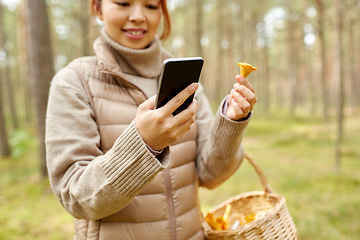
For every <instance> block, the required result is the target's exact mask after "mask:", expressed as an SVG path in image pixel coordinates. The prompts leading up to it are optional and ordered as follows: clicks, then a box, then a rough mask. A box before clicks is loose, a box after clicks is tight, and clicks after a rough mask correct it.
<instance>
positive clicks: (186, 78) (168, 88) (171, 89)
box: [156, 57, 204, 115]
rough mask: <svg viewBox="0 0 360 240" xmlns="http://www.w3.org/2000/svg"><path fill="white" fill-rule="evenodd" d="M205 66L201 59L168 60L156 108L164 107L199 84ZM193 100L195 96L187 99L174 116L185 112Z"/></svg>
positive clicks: (164, 67)
mask: <svg viewBox="0 0 360 240" xmlns="http://www.w3.org/2000/svg"><path fill="white" fill-rule="evenodd" d="M203 64H204V60H203V59H202V58H201V57H194V58H171V59H166V60H165V61H164V64H163V70H162V72H161V75H160V80H159V88H158V94H157V97H156V108H160V107H162V106H164V105H165V104H166V103H167V102H168V101H170V100H171V99H172V98H173V97H175V96H176V95H177V94H178V93H179V92H181V91H182V90H184V89H185V88H186V87H187V86H189V85H190V84H191V83H193V82H198V81H199V77H200V74H201V70H202V66H203ZM193 98H194V94H193V95H191V96H190V97H189V98H188V99H186V101H185V102H184V103H183V104H182V105H181V106H180V107H179V108H177V109H176V110H175V111H174V112H173V115H176V114H178V113H180V112H181V111H183V110H185V109H186V108H187V107H188V106H189V105H190V104H191V103H192V100H193Z"/></svg>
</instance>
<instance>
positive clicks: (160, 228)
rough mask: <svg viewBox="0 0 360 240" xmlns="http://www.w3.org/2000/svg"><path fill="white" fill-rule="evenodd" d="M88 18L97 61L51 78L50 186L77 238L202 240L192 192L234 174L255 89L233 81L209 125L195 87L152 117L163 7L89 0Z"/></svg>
mask: <svg viewBox="0 0 360 240" xmlns="http://www.w3.org/2000/svg"><path fill="white" fill-rule="evenodd" d="M92 9H93V11H94V14H95V15H96V16H97V17H98V18H99V19H100V20H102V21H103V22H104V29H103V30H102V32H101V36H100V37H99V38H98V39H97V40H96V41H95V42H94V51H95V56H93V57H83V58H79V59H76V60H74V61H73V62H71V63H70V64H69V65H68V66H67V67H65V68H64V69H62V70H60V71H59V72H58V73H57V74H56V76H55V77H54V79H53V81H52V84H51V88H50V94H49V102H48V111H47V119H46V147H47V164H48V171H49V176H50V183H51V186H52V188H53V191H54V193H55V195H56V196H57V198H58V199H59V201H60V203H61V204H62V205H63V206H64V208H65V209H66V210H67V211H68V212H69V213H70V214H71V215H73V216H74V217H75V239H91V240H92V239H104V240H105V239H106V240H112V239H141V240H143V239H156V240H158V239H204V234H203V232H202V229H201V222H200V210H199V207H198V204H197V201H198V199H197V188H198V186H199V185H200V186H203V187H207V188H214V187H216V186H218V185H219V184H221V183H222V182H224V181H225V180H226V179H227V178H229V177H230V176H231V175H232V174H233V173H234V172H235V171H236V169H237V168H238V167H239V165H240V163H241V161H242V159H243V149H242V147H241V141H242V136H243V133H244V129H245V128H246V125H247V124H248V121H249V118H250V115H251V110H252V109H253V105H254V104H255V103H256V96H255V92H254V89H253V87H252V86H251V85H250V83H248V82H247V81H246V79H245V78H243V77H241V76H236V80H237V81H238V84H236V85H234V89H232V90H231V94H230V96H231V97H226V98H225V99H224V101H223V102H222V103H221V104H220V107H219V111H218V112H217V114H216V116H215V118H214V117H213V115H212V112H211V109H210V106H209V102H208V100H207V98H206V96H205V95H204V92H203V88H202V87H201V86H200V85H198V84H192V85H190V86H188V87H187V88H186V89H185V90H183V91H182V92H181V93H179V94H178V95H177V96H176V97H175V98H174V99H172V100H171V101H170V102H169V103H168V104H167V105H165V106H164V107H162V108H159V109H156V110H155V109H154V103H155V96H154V95H155V94H156V91H157V81H158V77H159V75H160V71H161V67H162V62H163V60H164V59H166V58H170V57H171V55H170V54H169V53H168V52H167V51H165V50H164V49H163V48H162V47H161V45H160V40H159V38H158V37H157V35H156V32H157V30H158V27H159V25H160V23H161V19H162V18H163V19H164V32H163V34H162V37H166V36H167V35H168V34H169V33H170V21H169V14H168V11H167V8H166V0H93V1H92ZM196 90H197V91H196ZM195 91H196V94H195V99H196V100H194V101H193V103H192V104H191V105H190V106H189V107H188V108H187V109H186V110H184V111H183V112H181V113H180V114H178V115H176V116H173V115H172V114H171V113H172V112H173V111H174V110H175V109H176V108H177V107H178V106H180V105H181V103H182V102H183V101H184V100H185V99H186V98H187V97H188V96H190V95H191V94H193V93H194V92H195Z"/></svg>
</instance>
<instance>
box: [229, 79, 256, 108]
mask: <svg viewBox="0 0 360 240" xmlns="http://www.w3.org/2000/svg"><path fill="white" fill-rule="evenodd" d="M234 90H236V92H238V93H239V94H240V95H242V96H243V97H244V98H245V99H246V101H248V102H249V103H250V104H251V105H254V104H255V103H256V102H257V98H256V95H255V93H254V92H253V91H251V90H250V89H249V88H248V87H246V86H245V85H240V84H238V83H237V84H234Z"/></svg>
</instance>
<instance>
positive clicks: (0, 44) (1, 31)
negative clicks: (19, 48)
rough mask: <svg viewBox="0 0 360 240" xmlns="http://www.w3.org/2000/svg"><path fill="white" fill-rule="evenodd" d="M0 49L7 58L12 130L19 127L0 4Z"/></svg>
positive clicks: (6, 76)
mask: <svg viewBox="0 0 360 240" xmlns="http://www.w3.org/2000/svg"><path fill="white" fill-rule="evenodd" d="M0 37H1V39H0V48H2V49H3V50H4V51H5V54H6V56H7V60H6V67H5V77H4V79H5V82H6V88H7V96H8V101H9V107H10V113H11V119H12V123H13V128H14V129H17V128H18V127H19V124H18V118H17V114H16V108H15V101H14V94H13V93H14V92H13V87H12V86H13V85H12V82H11V73H10V66H9V61H8V59H9V52H8V51H7V50H6V48H5V47H4V45H5V43H6V41H7V34H6V32H5V29H4V22H3V6H2V5H1V4H0Z"/></svg>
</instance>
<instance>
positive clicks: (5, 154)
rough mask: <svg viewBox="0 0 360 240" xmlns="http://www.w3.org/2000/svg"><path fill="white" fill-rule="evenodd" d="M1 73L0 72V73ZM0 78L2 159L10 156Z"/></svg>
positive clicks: (0, 147)
mask: <svg viewBox="0 0 360 240" xmlns="http://www.w3.org/2000/svg"><path fill="white" fill-rule="evenodd" d="M0 73H1V72H0ZM1 79H2V78H1V77H0V153H1V156H2V157H9V156H10V153H11V152H10V147H9V141H8V135H7V132H6V124H5V116H4V111H3V102H2V89H3V88H2V87H1V84H2V81H1Z"/></svg>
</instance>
